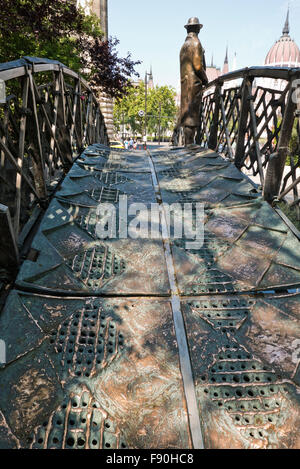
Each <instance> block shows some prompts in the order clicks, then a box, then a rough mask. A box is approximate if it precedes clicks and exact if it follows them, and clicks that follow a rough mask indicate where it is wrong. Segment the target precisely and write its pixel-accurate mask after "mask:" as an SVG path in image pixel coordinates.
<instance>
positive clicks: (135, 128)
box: [114, 81, 145, 135]
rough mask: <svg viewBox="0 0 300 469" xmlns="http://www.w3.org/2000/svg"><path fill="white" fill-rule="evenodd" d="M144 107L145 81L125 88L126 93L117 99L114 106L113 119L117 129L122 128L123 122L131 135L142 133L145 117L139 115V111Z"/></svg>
mask: <svg viewBox="0 0 300 469" xmlns="http://www.w3.org/2000/svg"><path fill="white" fill-rule="evenodd" d="M143 109H145V83H144V82H143V81H141V82H139V84H138V86H134V87H130V88H128V89H127V92H126V95H125V96H124V97H123V98H121V99H119V100H117V101H116V103H115V106H114V120H115V126H116V129H117V130H118V131H120V130H122V128H123V123H125V127H126V129H128V130H130V131H131V132H132V133H133V135H138V134H140V135H141V134H142V133H143V129H144V126H145V119H144V118H143V117H139V111H141V110H143Z"/></svg>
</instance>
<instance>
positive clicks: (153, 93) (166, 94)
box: [147, 86, 177, 136]
mask: <svg viewBox="0 0 300 469" xmlns="http://www.w3.org/2000/svg"><path fill="white" fill-rule="evenodd" d="M175 96H176V92H175V90H174V88H172V87H170V86H156V87H155V88H153V89H152V90H150V91H149V97H148V115H149V117H148V123H147V127H148V131H149V133H154V134H155V136H157V134H158V132H159V122H160V128H161V132H162V133H165V132H166V131H167V130H171V129H173V128H174V126H175V122H176V116H177V106H176V103H175ZM159 116H160V117H159Z"/></svg>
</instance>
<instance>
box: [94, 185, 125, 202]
mask: <svg viewBox="0 0 300 469" xmlns="http://www.w3.org/2000/svg"><path fill="white" fill-rule="evenodd" d="M87 193H88V195H89V196H90V197H91V198H92V199H94V200H96V202H99V203H101V202H102V203H105V202H109V203H118V201H119V196H120V194H122V193H121V192H120V191H118V190H117V189H110V188H107V187H104V186H103V187H101V188H100V189H92V190H91V191H87Z"/></svg>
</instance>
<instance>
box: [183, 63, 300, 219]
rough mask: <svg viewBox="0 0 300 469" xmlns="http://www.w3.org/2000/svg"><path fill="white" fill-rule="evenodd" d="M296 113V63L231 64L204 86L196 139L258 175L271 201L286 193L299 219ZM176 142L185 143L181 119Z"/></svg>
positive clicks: (299, 75) (299, 85)
mask: <svg viewBox="0 0 300 469" xmlns="http://www.w3.org/2000/svg"><path fill="white" fill-rule="evenodd" d="M273 80H274V81H275V80H276V81H277V84H278V82H280V83H281V88H279V87H278V86H276V85H275V82H273ZM299 116H300V68H289V67H272V66H268V67H267V66H263V67H250V68H243V69H240V70H235V71H233V72H230V73H227V74H226V75H222V76H220V77H218V78H217V79H215V80H214V81H211V82H210V83H209V84H208V85H207V86H206V87H205V88H203V102H202V105H201V109H200V126H199V128H198V132H197V138H196V142H197V143H198V144H199V145H202V146H207V147H208V148H210V149H212V150H214V151H220V152H221V153H222V154H223V155H224V156H225V157H226V158H229V159H230V160H231V161H233V162H234V163H235V165H236V166H237V167H238V168H239V169H241V170H244V171H247V173H248V175H249V174H251V176H258V178H259V183H260V185H261V186H262V188H263V192H264V197H265V199H266V200H268V201H269V202H270V203H273V204H275V203H276V202H278V201H282V200H283V199H285V198H286V196H288V198H289V202H290V204H291V205H292V206H294V207H295V208H296V211H297V215H298V219H299V220H300V194H299V189H300V178H299V173H300V124H299ZM174 143H175V144H176V143H177V144H179V145H181V144H183V143H184V137H183V129H182V128H181V127H180V123H179V125H178V126H177V128H176V129H175V132H174ZM292 146H293V148H292ZM287 158H289V160H287ZM287 161H289V163H290V165H289V166H286V163H287ZM291 194H292V196H291Z"/></svg>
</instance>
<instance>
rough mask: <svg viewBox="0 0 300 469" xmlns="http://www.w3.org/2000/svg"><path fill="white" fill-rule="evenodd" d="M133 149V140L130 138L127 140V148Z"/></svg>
mask: <svg viewBox="0 0 300 469" xmlns="http://www.w3.org/2000/svg"><path fill="white" fill-rule="evenodd" d="M132 149H133V140H132V138H131V139H130V140H129V150H132Z"/></svg>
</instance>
